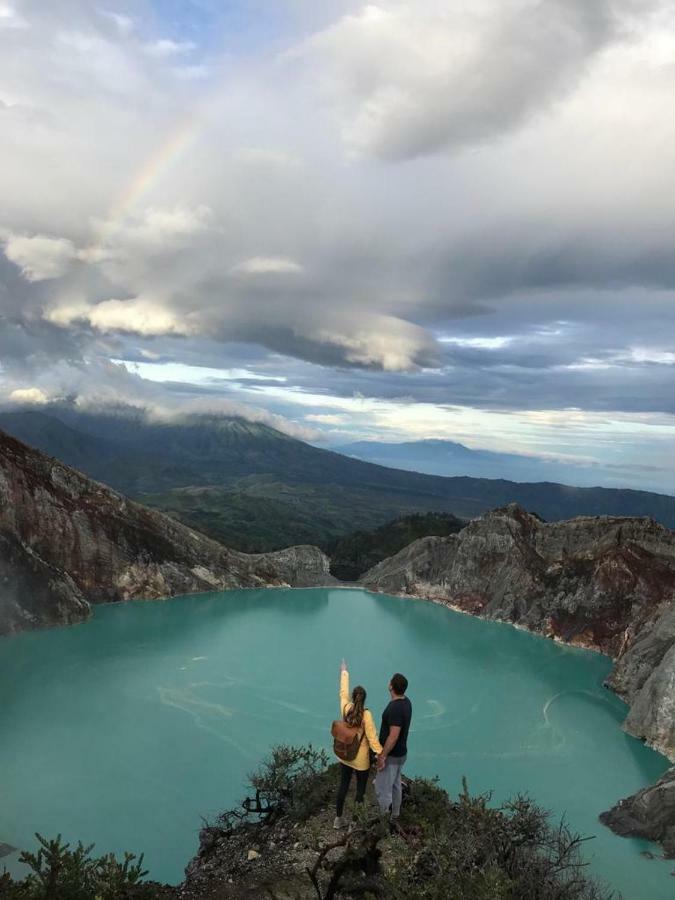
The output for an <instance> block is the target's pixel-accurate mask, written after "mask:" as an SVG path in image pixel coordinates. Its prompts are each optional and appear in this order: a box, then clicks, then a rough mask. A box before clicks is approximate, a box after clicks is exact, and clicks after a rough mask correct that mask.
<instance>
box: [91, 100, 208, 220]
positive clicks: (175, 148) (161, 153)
mask: <svg viewBox="0 0 675 900" xmlns="http://www.w3.org/2000/svg"><path fill="white" fill-rule="evenodd" d="M199 134H200V120H199V117H198V116H197V114H196V113H195V114H192V115H190V116H189V117H188V118H187V119H186V120H184V121H182V122H181V123H180V124H179V125H178V127H177V128H176V129H175V130H174V131H173V132H172V133H171V134H170V135H169V137H168V138H167V139H166V140H164V141H163V142H162V143H161V144H160V145H159V146H158V147H157V148H156V149H155V150H154V151H153V152H152V153H151V154H150V156H148V157H147V159H146V160H145V161H144V162H143V164H142V165H141V167H140V169H139V170H138V171H137V172H136V174H135V175H134V177H133V178H132V179H131V181H130V182H129V183H128V184H127V186H126V187H125V189H124V190H123V192H122V194H121V195H120V197H118V198H117V200H115V202H114V204H113V205H112V206H111V207H110V210H109V211H108V215H107V217H106V231H107V232H108V233H109V231H110V230H115V228H116V227H117V226H118V225H119V224H120V222H122V221H123V220H124V219H125V218H126V217H127V216H128V215H129V214H130V213H131V212H133V210H134V208H135V207H136V206H137V205H138V203H139V202H140V200H141V199H142V198H143V197H144V196H145V195H146V194H147V193H148V192H149V191H150V190H151V189H152V188H153V187H154V186H155V185H156V184H157V183H158V182H159V181H161V179H162V178H163V177H164V175H165V174H166V173H167V172H168V171H169V169H171V168H173V166H174V165H175V164H176V163H177V162H178V160H179V159H180V158H181V157H182V156H184V155H185V153H186V151H187V150H188V149H189V147H190V146H192V144H194V143H195V141H196V139H197V137H198V136H199Z"/></svg>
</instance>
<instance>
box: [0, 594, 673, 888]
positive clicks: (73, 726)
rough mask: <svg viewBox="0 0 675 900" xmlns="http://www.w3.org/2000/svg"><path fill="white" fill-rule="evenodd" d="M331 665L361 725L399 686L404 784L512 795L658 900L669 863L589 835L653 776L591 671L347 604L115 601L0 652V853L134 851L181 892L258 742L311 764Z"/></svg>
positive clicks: (498, 638)
mask: <svg viewBox="0 0 675 900" xmlns="http://www.w3.org/2000/svg"><path fill="white" fill-rule="evenodd" d="M343 655H344V656H346V657H347V660H348V662H349V665H350V669H351V673H352V678H353V682H352V683H353V684H355V683H357V682H361V683H363V684H364V685H365V686H366V688H367V689H368V692H369V694H368V705H369V706H370V707H371V708H372V709H373V710H374V711H375V713H376V716H378V717H379V712H380V710H381V709H382V707H383V706H384V705H385V703H386V702H387V700H388V696H387V692H386V687H387V680H388V677H389V676H390V675H391V673H392V672H394V671H396V670H401V671H403V672H404V673H405V674H406V675H407V676H408V678H409V680H410V688H409V692H408V693H409V696H410V697H411V699H412V701H413V704H414V719H413V728H412V732H411V738H410V742H409V744H410V754H409V762H408V766H407V771H408V772H409V773H410V774H419V775H426V776H431V775H434V774H438V775H439V776H440V778H441V782H442V784H443V785H444V786H445V787H446V788H447V789H448V790H449V791H450V792H453V793H456V792H457V791H458V790H459V789H460V785H461V778H462V775H466V777H467V778H468V782H469V788H470V790H472V791H473V792H479V791H485V790H493V791H494V799H495V802H498V801H501V800H503V799H505V798H506V797H507V796H509V795H512V794H514V793H516V792H528V793H529V794H530V795H531V796H533V797H534V798H535V799H536V800H537V801H538V802H539V803H540V804H541V805H543V806H544V807H546V808H548V809H550V810H552V811H553V813H554V814H555V815H556V816H560V815H562V814H563V813H564V814H565V815H566V817H567V819H568V821H569V823H570V825H571V826H572V827H573V828H574V829H575V830H577V831H580V832H582V833H584V834H588V835H595V840H593V841H591V842H589V843H588V844H587V845H586V853H587V856H589V857H590V858H591V859H592V868H593V871H594V872H595V873H596V874H599V875H601V876H602V877H603V878H604V879H605V880H606V881H607V882H609V883H610V884H611V885H612V886H613V887H615V888H617V889H620V890H621V891H622V892H623V895H624V897H625V898H627V900H661V898H663V900H665V898H666V897H667V898H669V900H672V898H673V895H674V893H675V879H673V878H672V877H671V876H670V872H671V870H672V869H673V868H674V867H675V865H674V864H673V862H672V861H670V863H667V862H663V861H661V860H651V861H650V860H646V859H644V858H642V857H641V856H640V851H641V850H644V849H645V848H646V847H647V846H648V845H647V844H645V843H644V842H641V841H637V840H629V839H623V838H618V837H615V836H614V835H613V834H612V833H611V832H610V831H608V830H607V829H605V828H604V827H603V826H601V825H600V824H599V823H598V822H597V815H598V813H599V812H600V811H602V810H604V809H607V808H608V807H609V806H610V805H612V804H613V802H614V801H616V800H617V799H618V798H620V797H624V796H626V795H627V794H630V793H632V792H633V791H635V790H637V789H638V788H640V787H643V786H644V785H646V784H648V783H649V782H651V781H653V780H655V779H656V778H657V777H658V776H659V775H660V774H661V773H662V772H663V771H664V770H665V769H666V768H667V766H668V762H667V760H666V759H665V758H664V757H662V756H660V755H659V754H657V753H654V752H653V751H651V750H649V749H647V748H646V747H644V746H643V745H642V744H640V743H639V742H638V741H636V740H634V739H633V738H630V737H628V736H627V735H625V734H624V733H623V732H622V731H621V730H620V723H621V721H622V719H623V717H624V715H625V711H626V707H625V706H624V705H623V704H622V703H621V702H620V701H619V700H617V699H616V697H614V696H613V695H612V694H610V693H609V692H608V691H606V690H605V689H604V688H603V687H602V681H603V679H604V678H605V677H606V675H607V673H608V671H609V668H610V663H609V660H608V659H606V658H605V657H602V656H600V655H598V654H594V653H589V652H586V651H583V650H579V649H575V648H571V647H565V646H562V645H560V644H555V643H553V642H551V641H547V640H543V639H541V638H537V637H534V636H532V635H529V634H526V633H524V632H521V631H517V630H516V629H514V628H511V627H510V626H508V625H500V624H496V623H491V622H483V621H480V620H478V619H473V618H471V617H469V616H463V615H460V614H457V613H453V612H450V611H448V610H446V609H444V608H442V607H440V606H435V605H433V604H431V603H425V602H422V601H413V600H402V599H399V598H395V597H387V596H381V595H373V594H368V593H366V592H364V591H361V590H345V589H321V590H262V591H232V592H228V593H219V594H209V595H201V596H195V597H181V598H175V599H173V600H166V601H161V602H152V603H142V602H135V603H126V604H115V605H111V606H103V607H97V608H96V611H95V615H94V618H93V619H92V620H91V621H90V622H88V623H86V624H83V625H78V626H76V627H72V628H61V629H56V630H50V631H42V632H37V633H30V634H21V635H17V636H15V637H12V638H4V639H2V640H0V843H2V842H3V841H4V842H7V843H9V844H12V845H14V846H16V847H22V848H23V847H32V846H33V843H34V840H33V833H34V832H35V831H39V832H41V833H42V834H45V835H47V836H54V835H56V834H57V833H58V832H62V833H63V834H64V836H65V837H67V838H68V839H73V840H75V839H82V840H83V841H84V842H92V841H95V842H96V848H97V850H98V851H100V852H107V851H110V850H113V851H115V852H122V851H123V850H126V849H129V850H132V851H135V852H139V851H144V852H145V855H146V863H147V867H148V868H149V869H150V872H151V876H152V877H154V878H157V879H159V880H167V881H170V882H171V881H173V882H177V881H179V880H181V877H182V871H183V868H184V866H185V864H186V863H187V862H188V860H189V859H190V858H191V856H192V855H193V854H194V852H195V851H196V849H197V834H198V830H199V827H200V817H201V816H212V815H214V814H216V813H217V812H218V811H219V810H221V809H224V808H226V807H228V806H231V805H234V804H235V803H236V802H238V801H239V800H240V799H241V797H242V794H243V790H244V782H245V776H246V773H247V772H250V771H251V770H252V769H254V768H255V767H256V766H257V764H258V762H259V760H260V758H261V757H262V756H263V755H264V754H265V753H266V752H267V750H268V748H269V747H270V746H271V745H272V744H274V743H282V742H284V743H295V744H305V743H310V742H311V743H313V744H314V745H315V746H323V747H326V748H329V746H330V739H329V737H328V730H329V727H330V722H331V720H332V719H333V718H334V717H335V716H336V715H337V680H338V666H339V662H340V658H341V657H342V656H343ZM652 849H654V848H653V847H652ZM14 860H15V857H14V856H8V857H6V858H5V859H4V860H0V870H1V868H2V863H3V862H4V863H5V864H6V865H7V866H8V867H9V868H12V867H13V865H14Z"/></svg>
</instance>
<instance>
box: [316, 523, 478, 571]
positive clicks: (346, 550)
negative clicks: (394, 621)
mask: <svg viewBox="0 0 675 900" xmlns="http://www.w3.org/2000/svg"><path fill="white" fill-rule="evenodd" d="M464 525H465V523H464V522H462V520H461V519H458V518H457V517H456V516H453V515H452V514H451V513H435V512H430V513H416V514H414V515H412V516H404V517H402V518H400V519H395V520H394V521H393V522H387V523H386V524H385V525H381V526H380V527H379V528H375V529H374V530H373V531H355V532H354V533H353V534H348V535H346V536H345V537H342V538H338V540H336V541H333V542H332V543H330V544H327V545H324V546H322V550H325V551H326V553H327V554H328V556H329V557H330V561H331V565H330V570H331V572H332V574H333V575H335V577H336V578H340V579H342V581H356V580H357V579H358V578H359V576H361V575H363V573H364V572H367V571H368V569H370V568H372V567H373V566H374V565H376V564H377V563H379V562H382V560H383V559H387V558H388V557H389V556H393V555H394V554H395V553H398V552H399V550H402V549H403V548H404V547H407V546H408V544H411V543H412V542H413V541H416V540H418V539H419V538H423V537H428V536H429V535H438V536H439V537H445V536H446V535H449V534H456V533H457V532H458V531H461V529H462V528H463V527H464Z"/></svg>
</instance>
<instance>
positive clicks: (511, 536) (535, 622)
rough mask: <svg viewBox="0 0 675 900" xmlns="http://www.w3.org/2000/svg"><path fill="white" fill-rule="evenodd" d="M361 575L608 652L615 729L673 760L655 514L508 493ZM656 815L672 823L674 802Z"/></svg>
mask: <svg viewBox="0 0 675 900" xmlns="http://www.w3.org/2000/svg"><path fill="white" fill-rule="evenodd" d="M361 581H362V583H363V584H364V585H365V586H366V587H368V588H370V589H372V590H377V591H383V592H385V593H390V594H403V595H411V596H416V597H423V598H427V599H431V600H434V601H437V602H440V603H445V604H447V605H448V606H451V607H453V608H455V609H459V610H462V611H464V612H468V613H471V614H473V615H477V616H483V617H485V618H489V619H497V620H500V621H505V622H512V623H514V624H516V625H519V626H522V627H525V628H528V629H530V630H532V631H536V632H539V633H541V634H544V635H546V636H548V637H553V638H557V639H559V640H563V641H567V642H570V643H574V644H579V645H581V646H584V647H589V648H593V649H596V650H601V651H602V652H604V653H607V654H608V655H610V656H611V657H613V659H614V660H615V665H614V669H613V671H612V673H611V675H610V678H609V680H608V686H609V687H611V688H612V689H613V690H614V691H616V693H617V694H619V696H621V697H622V698H623V699H624V700H625V701H626V702H627V703H628V704H629V706H630V712H629V714H628V717H627V719H626V721H625V723H624V728H625V729H626V731H628V732H629V733H630V734H632V735H634V736H635V737H638V738H642V739H643V740H645V741H647V743H649V744H650V745H651V746H653V747H655V748H656V749H657V750H660V751H661V752H662V753H665V754H666V755H667V756H669V757H670V758H671V759H675V533H673V532H672V531H670V530H669V529H667V528H664V527H663V526H661V525H658V524H657V523H656V522H655V521H654V520H653V519H648V518H635V519H629V518H612V517H606V516H602V517H588V518H587V517H584V518H578V519H570V520H568V521H564V522H551V523H549V522H543V521H542V520H541V519H539V518H538V517H536V516H534V515H530V514H528V513H526V512H525V511H524V510H523V509H521V508H520V507H519V506H517V505H516V504H512V505H510V506H507V507H504V508H503V509H497V510H494V511H493V512H490V513H488V514H487V515H485V516H483V517H481V518H480V519H476V520H474V521H473V522H471V523H470V524H469V525H467V526H466V528H464V529H463V530H462V531H461V532H459V534H456V535H450V536H449V537H427V538H422V539H421V540H419V541H415V542H414V543H413V544H410V545H409V546H408V547H406V548H405V549H404V550H402V551H401V552H400V553H398V554H396V556H393V557H391V558H390V559H387V560H384V561H383V562H381V563H379V564H378V565H377V566H374V567H373V568H372V569H370V571H368V572H366V574H365V575H363V576H362V579H361ZM671 782H672V778H671ZM670 791H671V793H672V786H671V788H670ZM662 796H665V794H664V790H663V789H660V790H659V792H658V793H657V794H656V795H654V797H655V798H656V799H654V798H652V802H651V804H650V806H649V811H650V812H649V815H650V816H653V810H654V809H655V808H656V806H658V798H660V797H662ZM630 799H631V801H635V802H636V803H637V804H638V806H639V805H640V803H639V801H638V800H636V798H630ZM626 802H630V801H626ZM643 805H644V804H643ZM640 808H642V806H640ZM664 815H665V816H666V819H667V820H668V821H669V822H670V825H671V826H672V827H673V828H675V807H673V806H672V805H671V807H669V812H667V813H664ZM659 827H660V826H659ZM669 827H670V826H669Z"/></svg>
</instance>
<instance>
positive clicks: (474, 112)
mask: <svg viewBox="0 0 675 900" xmlns="http://www.w3.org/2000/svg"><path fill="white" fill-rule="evenodd" d="M614 29H615V25H614V17H613V15H612V8H611V5H610V3H609V2H606V0H597V2H594V3H587V2H586V0H537V2H533V0H501V2H500V3H498V4H496V3H494V2H486V0H474V2H472V3H471V4H460V3H429V4H425V5H424V6H423V7H420V4H419V3H416V2H413V0H396V2H392V3H389V4H387V5H384V4H382V5H378V4H369V5H367V6H364V7H362V8H361V9H360V10H359V11H357V12H355V13H351V14H348V15H346V16H344V17H343V18H342V19H340V20H339V21H338V22H337V23H335V24H333V25H331V26H330V27H329V28H327V29H326V30H325V31H323V32H321V33H320V34H317V35H315V36H313V37H312V38H310V39H309V40H308V41H307V42H306V44H305V45H304V46H303V47H302V48H301V49H300V50H298V51H297V52H298V54H299V56H300V58H301V59H302V60H303V61H304V60H306V59H307V58H309V59H311V60H314V61H315V62H316V65H317V67H318V68H319V78H320V80H321V82H322V84H323V87H324V90H326V91H327V92H328V94H329V96H332V97H333V98H334V101H335V103H336V106H337V109H338V115H339V117H340V121H341V127H342V132H343V136H344V139H345V142H346V144H347V146H348V147H349V148H350V149H351V150H353V151H354V152H357V153H366V154H373V155H375V156H378V157H381V158H382V159H388V160H403V159H410V158H413V157H415V156H419V155H421V154H425V153H431V152H434V151H437V150H440V149H443V148H452V147H459V146H464V145H466V144H470V143H475V142H476V141H482V140H487V139H493V138H495V137H498V136H500V135H502V134H504V133H508V132H509V131H511V130H512V129H514V128H516V127H517V126H519V125H521V124H522V123H523V122H524V121H526V120H527V119H528V118H530V117H531V116H533V115H535V114H537V113H539V112H541V111H542V110H546V109H548V108H549V107H550V106H551V104H552V103H553V102H555V101H556V100H558V99H559V98H560V97H562V96H564V95H565V94H566V93H567V92H569V91H570V90H572V89H573V88H574V87H575V86H576V85H577V84H578V82H579V80H580V79H581V78H582V77H583V75H584V74H585V72H586V69H587V66H588V64H589V63H590V62H591V61H592V59H593V57H594V56H595V55H596V54H597V53H598V52H599V51H600V50H601V49H602V48H603V47H605V46H606V45H607V44H608V42H609V41H610V40H611V38H612V37H613V35H614Z"/></svg>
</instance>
